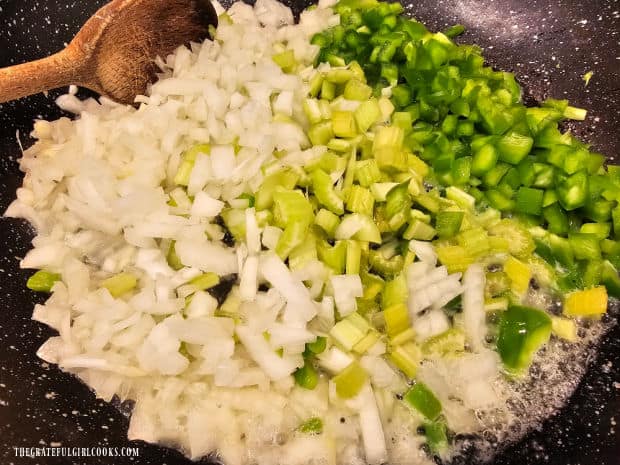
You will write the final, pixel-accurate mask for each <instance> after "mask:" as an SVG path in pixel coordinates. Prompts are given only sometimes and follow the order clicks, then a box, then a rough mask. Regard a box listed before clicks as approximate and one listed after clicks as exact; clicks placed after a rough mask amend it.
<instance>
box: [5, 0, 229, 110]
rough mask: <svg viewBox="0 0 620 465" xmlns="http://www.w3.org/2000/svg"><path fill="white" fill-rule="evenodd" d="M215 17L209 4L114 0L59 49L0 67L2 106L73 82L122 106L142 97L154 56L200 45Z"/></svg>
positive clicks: (205, 0) (200, 0)
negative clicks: (34, 58)
mask: <svg viewBox="0 0 620 465" xmlns="http://www.w3.org/2000/svg"><path fill="white" fill-rule="evenodd" d="M209 26H217V15H216V13H215V9H214V8H213V5H212V4H211V2H210V1H209V0H113V1H112V2H110V3H108V4H107V5H106V6H104V7H103V8H101V9H100V10H99V11H97V13H95V14H94V15H93V16H92V17H91V18H90V19H89V20H88V21H87V22H86V24H84V26H83V27H82V29H81V30H80V31H79V32H78V33H77V35H76V36H75V38H74V39H73V40H72V41H71V43H70V44H69V45H68V46H67V47H66V48H65V49H64V50H62V51H60V52H58V53H56V54H54V55H52V56H50V57H47V58H43V59H41V60H37V61H33V62H30V63H24V64H21V65H16V66H11V67H8V68H2V69H0V103H2V102H6V101H9V100H14V99H18V98H21V97H24V96H27V95H32V94H35V93H38V92H42V91H45V90H49V89H54V88H57V87H62V86H67V85H70V84H76V85H79V86H82V87H86V88H88V89H91V90H93V91H95V92H97V93H99V94H101V95H105V96H106V97H109V98H111V99H113V100H116V101H117V102H120V103H133V102H134V99H135V97H136V95H140V94H144V93H145V92H146V90H147V86H148V85H149V83H151V82H153V80H154V79H155V77H156V73H157V71H158V68H157V65H156V64H155V61H154V59H155V57H157V56H160V57H166V56H167V55H168V54H170V53H172V52H173V51H174V50H175V49H176V48H177V47H178V46H180V45H183V44H188V43H189V42H192V41H195V42H198V41H202V40H204V39H205V38H206V37H208V35H209Z"/></svg>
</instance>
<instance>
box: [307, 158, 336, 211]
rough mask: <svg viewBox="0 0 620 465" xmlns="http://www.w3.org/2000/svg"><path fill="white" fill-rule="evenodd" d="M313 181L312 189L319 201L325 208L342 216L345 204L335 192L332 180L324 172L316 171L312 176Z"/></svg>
mask: <svg viewBox="0 0 620 465" xmlns="http://www.w3.org/2000/svg"><path fill="white" fill-rule="evenodd" d="M310 178H311V179H312V188H313V189H314V195H315V196H316V198H317V200H318V201H319V202H320V203H321V205H323V206H324V207H325V208H327V209H328V210H330V211H331V212H333V213H335V214H336V215H342V214H343V213H344V202H343V201H342V199H341V198H340V197H339V196H338V194H337V193H336V191H335V190H334V186H333V181H332V178H331V177H330V176H329V175H328V174H327V173H325V171H323V170H320V169H319V170H315V171H313V172H312V174H311V175H310Z"/></svg>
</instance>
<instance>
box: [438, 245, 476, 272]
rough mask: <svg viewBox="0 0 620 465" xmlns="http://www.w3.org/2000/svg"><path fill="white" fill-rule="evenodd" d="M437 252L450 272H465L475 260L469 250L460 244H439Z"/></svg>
mask: <svg viewBox="0 0 620 465" xmlns="http://www.w3.org/2000/svg"><path fill="white" fill-rule="evenodd" d="M436 253H437V257H438V258H439V261H440V262H441V263H442V265H445V266H446V268H447V269H448V272H450V273H457V272H464V271H465V270H466V269H467V268H468V267H469V265H471V264H472V263H474V261H475V258H474V257H473V256H472V255H471V254H470V253H469V251H468V250H467V249H465V248H464V247H461V246H459V245H438V246H437V248H436Z"/></svg>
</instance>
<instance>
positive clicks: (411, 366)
mask: <svg viewBox="0 0 620 465" xmlns="http://www.w3.org/2000/svg"><path fill="white" fill-rule="evenodd" d="M401 334H403V333H401ZM388 358H389V360H390V361H391V362H392V363H393V364H394V365H396V367H397V368H398V369H399V370H400V371H402V372H403V373H404V374H405V376H407V378H410V379H413V378H414V377H415V375H416V373H417V371H418V365H419V364H420V361H421V360H422V353H421V351H420V348H419V347H418V346H417V345H416V344H415V343H413V342H406V343H404V344H400V345H397V346H393V347H391V348H390V351H389V354H388Z"/></svg>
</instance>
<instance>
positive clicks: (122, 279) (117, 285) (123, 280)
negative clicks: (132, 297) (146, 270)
mask: <svg viewBox="0 0 620 465" xmlns="http://www.w3.org/2000/svg"><path fill="white" fill-rule="evenodd" d="M137 284H138V279H137V278H136V277H135V276H134V275H132V274H130V273H119V274H116V275H114V276H111V277H109V278H107V279H104V280H103V281H102V282H101V287H104V288H106V289H107V290H108V291H109V292H110V295H112V297H120V296H121V295H123V294H125V293H127V292H129V291H131V290H132V289H134V288H135V287H136V285H137Z"/></svg>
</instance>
